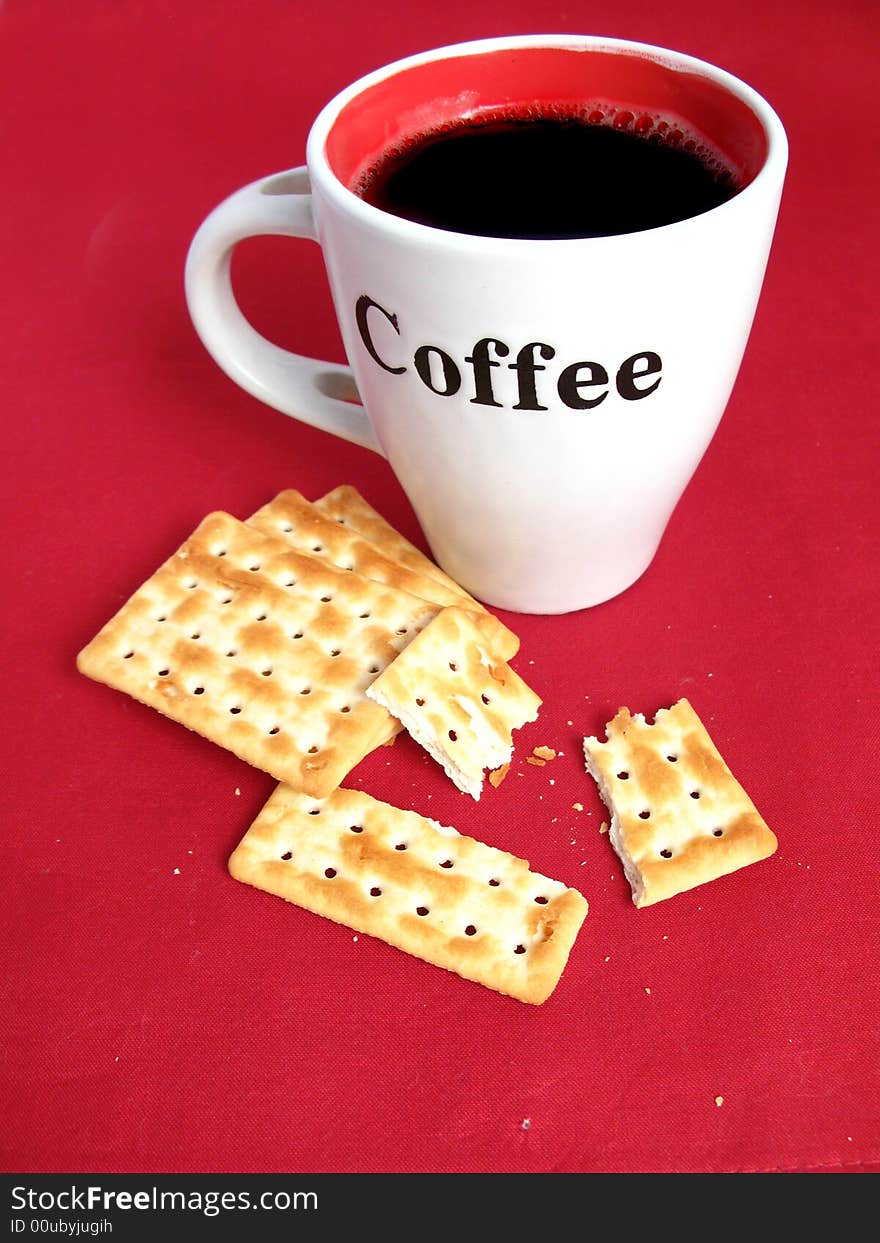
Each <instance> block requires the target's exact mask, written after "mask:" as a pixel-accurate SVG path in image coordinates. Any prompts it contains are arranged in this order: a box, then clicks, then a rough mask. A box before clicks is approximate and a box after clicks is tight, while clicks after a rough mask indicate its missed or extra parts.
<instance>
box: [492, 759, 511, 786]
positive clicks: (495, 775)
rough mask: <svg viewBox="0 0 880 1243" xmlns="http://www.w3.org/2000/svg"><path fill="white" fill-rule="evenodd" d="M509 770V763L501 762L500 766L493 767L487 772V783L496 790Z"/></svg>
mask: <svg viewBox="0 0 880 1243" xmlns="http://www.w3.org/2000/svg"><path fill="white" fill-rule="evenodd" d="M509 772H510V765H509V764H502V765H501V767H500V768H493V770H492V772H491V773H489V784H490V785H492V786H494V787H495V789H496V790H497V789H498V787H499V786H500V785H501V782H502V781H503V780H504V778H505V777H506V776H507V774H508V773H509Z"/></svg>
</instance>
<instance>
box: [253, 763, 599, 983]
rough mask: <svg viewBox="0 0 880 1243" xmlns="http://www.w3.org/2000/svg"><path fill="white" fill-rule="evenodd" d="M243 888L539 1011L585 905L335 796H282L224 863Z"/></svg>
mask: <svg viewBox="0 0 880 1243" xmlns="http://www.w3.org/2000/svg"><path fill="white" fill-rule="evenodd" d="M229 871H230V872H231V874H232V875H233V876H234V877H235V879H236V880H240V881H243V882H245V883H246V884H249V885H254V886H256V888H258V889H263V890H265V891H266V892H267V893H272V894H275V895H277V896H278V897H280V898H285V899H286V900H287V901H288V902H293V903H295V904H296V905H297V906H302V907H305V909H306V910H309V911H313V912H314V913H315V914H317V915H323V916H325V917H326V918H328V919H332V920H334V921H335V922H336V923H339V924H344V925H345V926H346V927H348V928H353V929H354V930H355V931H356V932H362V933H366V934H368V935H370V936H374V937H378V938H379V939H380V940H382V941H386V942H387V943H388V944H389V945H393V946H396V947H397V948H398V949H401V950H404V951H405V952H406V953H408V954H413V955H415V957H417V958H421V959H424V961H425V962H429V963H433V964H434V965H435V966H438V967H444V968H445V969H446V970H447V971H454V972H456V973H457V974H458V975H460V976H463V977H464V978H465V979H466V980H474V981H476V982H477V983H479V984H484V985H485V986H486V987H487V988H492V989H495V990H496V991H497V992H500V993H507V994H508V995H509V996H511V997H516V998H517V999H518V1000H520V1001H525V1002H529V1003H530V1004H532V1005H540V1003H541V1002H543V1001H545V1000H546V999H547V997H549V996H550V994H551V992H552V991H553V989H554V988H555V987H556V984H557V982H558V980H559V977H560V976H561V974H562V971H563V969H564V967H565V964H566V962H567V960H568V956H569V952H570V950H571V947H572V945H573V943H574V939H575V937H576V936H577V933H578V930H579V928H580V926H581V924H582V923H583V920H584V917H585V916H586V913H587V903H586V901H585V899H584V898H583V897H582V896H581V894H580V893H578V892H577V890H575V889H568V888H566V886H565V885H563V884H561V883H560V882H559V881H554V880H550V879H548V878H547V877H546V876H541V875H539V874H538V873H536V872H531V871H529V865H528V863H527V862H526V861H525V860H524V859H518V858H516V857H515V856H514V855H510V854H507V853H506V852H505V851H502V850H496V849H494V848H493V847H491V846H486V845H484V844H483V843H482V842H478V841H475V840H474V839H473V838H470V837H464V836H461V835H459V834H458V833H457V832H456V831H455V829H450V828H446V827H444V826H443V825H440V824H438V823H437V822H436V821H435V820H430V819H427V818H425V817H423V816H420V815H417V814H416V813H415V812H413V811H403V810H401V809H399V808H397V807H392V806H390V805H389V804H388V803H382V802H379V800H377V799H374V798H372V797H371V796H370V795H369V794H364V793H363V792H361V791H355V790H346V789H339V790H335V791H334V792H333V794H331V795H330V796H329V797H327V798H325V799H313V798H309V797H308V796H307V795H304V794H298V793H297V792H296V791H294V790H291V789H290V787H289V786H285V785H280V786H278V787H277V789H276V790H275V792H274V793H273V794H272V796H271V798H270V799H269V801H268V802H267V803H266V805H265V807H264V808H263V810H262V811H261V812H260V814H259V815H258V816H257V818H256V820H255V821H254V823H253V824H252V825H251V827H250V828H249V829H248V831H247V833H246V834H245V836H244V837H243V839H242V841H241V843H240V844H239V846H238V847H237V848H236V850H235V851H234V853H233V855H232V857H231V858H230V860H229Z"/></svg>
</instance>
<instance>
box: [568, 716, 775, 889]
mask: <svg viewBox="0 0 880 1243" xmlns="http://www.w3.org/2000/svg"><path fill="white" fill-rule="evenodd" d="M584 756H585V759H586V766H587V771H588V772H589V773H590V774H591V776H593V777H594V778H595V780H596V782H597V784H598V786H599V792H600V794H601V795H602V798H603V799H604V801H605V804H606V805H607V807H608V810H609V811H610V812H611V829H610V834H609V836H610V838H611V844H612V845H613V847H614V849H615V850H616V851H617V853H618V855H619V856H620V858H621V861H622V863H623V867H624V871H625V873H626V877H627V879H628V881H629V883H630V886H631V888H632V897H633V902H634V903H635V905H636V906H650V905H651V903H653V902H660V901H662V900H663V899H664V898H671V897H674V895H675V894H677V893H683V892H684V891H685V890H686V889H693V888H694V887H695V886H696V885H702V884H704V883H705V882H706V881H710V880H716V879H717V878H718V877H719V876H725V875H727V873H728V872H735V871H736V870H737V869H738V868H742V867H745V866H746V865H747V864H750V863H757V862H759V860H761V859H766V858H767V857H768V856H769V855H772V854H773V852H774V851H775V850H776V845H777V843H776V838H775V836H774V835H773V833H772V832H771V830H770V829H769V828H768V827H767V825H766V824H765V823H764V821H763V820H762V819H761V817H760V815H759V814H758V812H757V810H756V809H755V806H754V804H753V803H752V801H751V799H750V798H749V796H748V795H747V794H746V792H745V790H744V789H743V788H742V786H741V785H740V784H739V782H738V781H737V780H736V778H735V777H734V776H733V774H732V773H731V771H730V769H729V768H728V767H727V765H726V764H725V763H724V760H723V759H722V758H721V756H720V754H719V753H718V750H717V748H716V747H715V744H714V743H713V742H712V739H711V738H710V737H709V734H708V733H707V731H706V728H705V726H704V725H703V723H702V721H701V720H700V718H699V717H698V716H697V714H696V712H695V711H694V709H693V708H692V707H691V705H690V704H689V703H688V701H687V700H686V699H680V700H679V701H678V703H677V704H674V705H673V707H671V708H661V709H660V710H659V712H658V713H657V714H656V717H655V718H654V723H653V725H652V724H649V723H648V722H647V721H646V720H645V718H644V716H643V715H641V714H636V715H632V714H631V713H630V711H629V709H628V708H621V709H620V711H619V712H618V714H617V716H616V717H615V718H614V720H613V721H610V722H609V723H608V725H607V726H606V741H605V742H600V741H599V740H598V739H597V738H585V739H584Z"/></svg>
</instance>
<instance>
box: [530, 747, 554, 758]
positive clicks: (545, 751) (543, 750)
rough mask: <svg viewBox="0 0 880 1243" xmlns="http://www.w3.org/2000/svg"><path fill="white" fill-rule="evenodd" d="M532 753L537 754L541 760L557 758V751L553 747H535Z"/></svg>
mask: <svg viewBox="0 0 880 1243" xmlns="http://www.w3.org/2000/svg"><path fill="white" fill-rule="evenodd" d="M532 755H536V756H537V757H538V759H539V760H555V759H556V752H555V751H554V750H553V748H552V747H533V748H532Z"/></svg>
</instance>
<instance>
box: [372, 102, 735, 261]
mask: <svg viewBox="0 0 880 1243" xmlns="http://www.w3.org/2000/svg"><path fill="white" fill-rule="evenodd" d="M738 188H739V187H738V186H737V184H736V180H735V178H734V176H733V174H732V172H731V170H730V169H729V168H728V167H726V166H725V164H724V162H723V160H722V158H721V157H719V156H718V155H717V154H716V153H714V152H712V151H710V150H709V149H708V148H707V147H706V145H705V144H703V143H702V142H701V141H700V140H699V138H697V137H696V136H694V135H692V134H689V133H688V132H687V131H686V130H685V129H684V128H683V126H681V125H679V124H676V123H675V122H674V121H671V120H670V121H665V120H663V119H662V118H661V119H658V118H655V117H650V116H645V115H642V116H634V115H633V114H632V113H629V112H623V111H621V112H614V111H605V112H598V111H593V112H592V113H590V112H588V113H587V114H586V115H568V116H566V115H562V116H560V115H553V114H552V113H546V114H544V115H537V116H535V115H532V114H530V113H529V112H528V111H525V110H523V111H521V112H520V113H519V114H516V113H513V114H508V115H502V116H500V117H499V116H490V117H489V118H488V119H487V118H481V117H479V116H478V117H476V118H460V119H457V120H453V121H447V122H445V123H444V124H443V125H442V127H438V128H437V129H436V130H433V131H431V132H427V133H422V134H418V135H415V136H413V137H411V138H409V139H407V140H405V141H403V142H398V143H396V144H395V145H394V146H393V147H391V148H389V149H388V150H386V151H385V152H383V153H382V155H381V156H380V157H379V159H378V160H376V161H375V163H374V164H373V165H372V167H370V168H368V169H367V171H366V172H365V173H364V174H363V175H362V176H361V178H360V181H359V183H358V184H357V185H356V186H355V187H354V189H355V191H356V193H358V194H359V195H360V197H361V198H363V199H365V200H366V201H367V202H368V203H371V204H373V206H374V207H378V208H380V209H381V210H382V211H385V212H389V213H391V214H392V215H394V216H400V217H403V218H404V219H407V220H414V221H417V222H418V223H420V224H425V225H430V226H432V227H433V228H436V229H444V230H447V231H451V232H454V233H470V234H476V235H478V236H483V237H504V238H517V237H519V238H577V237H608V236H611V235H613V234H619V233H638V232H640V231H642V230H644V229H653V228H656V227H657V226H659V225H666V224H672V223H674V222H675V221H679V220H688V219H690V218H691V217H692V216H698V215H700V214H701V213H702V212H705V211H708V210H710V208H713V207H717V206H718V205H719V204H721V203H724V202H726V201H727V199H729V198H731V197H732V196H733V195H734V194H736V192H737V189H738Z"/></svg>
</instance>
